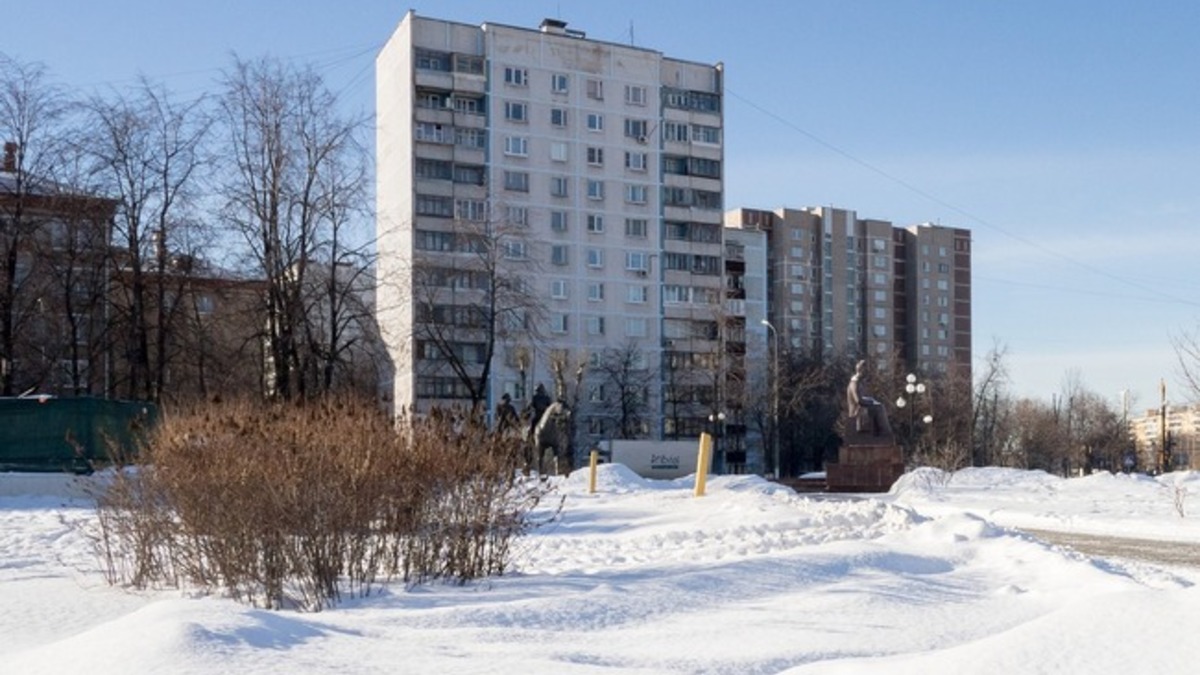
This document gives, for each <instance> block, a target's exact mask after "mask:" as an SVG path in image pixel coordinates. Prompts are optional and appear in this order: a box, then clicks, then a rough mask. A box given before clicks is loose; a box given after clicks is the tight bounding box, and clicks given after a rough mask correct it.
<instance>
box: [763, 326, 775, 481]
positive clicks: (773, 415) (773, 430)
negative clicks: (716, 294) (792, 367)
mask: <svg viewBox="0 0 1200 675" xmlns="http://www.w3.org/2000/svg"><path fill="white" fill-rule="evenodd" d="M762 325H764V326H766V327H767V330H769V331H770V332H771V337H772V338H773V346H772V349H771V454H772V455H773V457H774V464H775V480H779V331H777V330H775V326H772V325H771V322H770V321H767V320H766V319H763V320H762Z"/></svg>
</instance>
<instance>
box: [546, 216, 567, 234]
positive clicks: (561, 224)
mask: <svg viewBox="0 0 1200 675" xmlns="http://www.w3.org/2000/svg"><path fill="white" fill-rule="evenodd" d="M568 219H569V216H568V214H567V212H566V211H551V212H550V229H552V230H554V231H555V232H566V231H567V222H568Z"/></svg>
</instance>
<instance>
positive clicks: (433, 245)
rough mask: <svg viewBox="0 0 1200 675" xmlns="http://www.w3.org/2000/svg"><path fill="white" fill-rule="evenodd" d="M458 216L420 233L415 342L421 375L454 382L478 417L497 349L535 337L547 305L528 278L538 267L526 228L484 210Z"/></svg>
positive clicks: (415, 283) (414, 299) (415, 284)
mask: <svg viewBox="0 0 1200 675" xmlns="http://www.w3.org/2000/svg"><path fill="white" fill-rule="evenodd" d="M459 206H460V208H461V207H462V205H459ZM456 215H457V217H456V218H454V219H453V220H450V221H448V223H447V224H448V225H449V226H450V227H449V229H445V230H424V229H418V230H417V231H416V233H415V237H414V239H415V241H416V244H415V246H416V248H417V250H416V252H415V257H416V260H415V263H414V269H413V287H412V295H413V297H412V303H413V306H414V312H415V323H414V327H413V339H414V340H415V342H416V345H417V354H416V358H417V364H418V372H419V374H420V375H422V376H425V377H446V378H449V379H450V380H451V381H453V382H454V383H455V384H456V385H457V388H458V389H459V390H461V391H462V392H464V393H465V396H464V398H467V399H469V400H470V405H471V408H472V410H473V411H474V412H475V413H479V412H482V407H481V406H482V404H483V403H484V401H485V400H486V398H487V393H488V385H489V381H490V379H491V374H492V363H493V357H494V356H495V354H496V350H497V348H498V346H499V345H501V344H508V343H517V342H520V343H525V342H528V341H529V340H531V339H533V340H536V338H537V325H538V320H539V319H540V318H541V316H542V314H543V313H544V308H543V305H542V302H541V299H540V297H539V295H538V294H537V293H536V292H535V290H534V289H532V288H530V287H529V284H528V283H527V281H526V280H527V279H528V278H529V272H530V271H531V270H533V269H534V268H535V267H536V262H535V261H534V258H533V257H532V256H531V255H530V252H531V248H532V243H531V242H530V241H529V240H528V236H527V233H526V230H525V227H524V226H523V225H521V224H519V223H512V222H509V221H507V220H506V219H502V218H493V217H492V214H491V213H490V212H489V211H488V210H487V209H481V210H471V211H469V212H463V211H460V212H459V213H457V214H456Z"/></svg>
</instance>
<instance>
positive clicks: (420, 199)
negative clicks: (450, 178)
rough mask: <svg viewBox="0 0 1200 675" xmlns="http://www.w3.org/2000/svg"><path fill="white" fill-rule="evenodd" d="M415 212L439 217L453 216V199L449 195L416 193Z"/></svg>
mask: <svg viewBox="0 0 1200 675" xmlns="http://www.w3.org/2000/svg"><path fill="white" fill-rule="evenodd" d="M417 214H418V215H422V216H437V217H439V218H453V217H454V200H453V199H451V198H449V197H440V196H436V195H417Z"/></svg>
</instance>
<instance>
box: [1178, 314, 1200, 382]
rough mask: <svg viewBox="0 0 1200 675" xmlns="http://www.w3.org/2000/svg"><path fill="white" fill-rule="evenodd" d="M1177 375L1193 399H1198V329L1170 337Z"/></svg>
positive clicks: (1199, 347)
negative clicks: (1176, 363)
mask: <svg viewBox="0 0 1200 675" xmlns="http://www.w3.org/2000/svg"><path fill="white" fill-rule="evenodd" d="M1171 346H1172V347H1173V348H1174V349H1175V358H1176V360H1177V362H1178V364H1179V375H1180V379H1182V381H1183V385H1184V387H1185V388H1186V389H1187V390H1188V391H1190V392H1191V394H1192V398H1193V399H1200V328H1197V329H1194V330H1192V331H1185V332H1183V333H1180V334H1178V335H1174V336H1172V337H1171Z"/></svg>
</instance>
